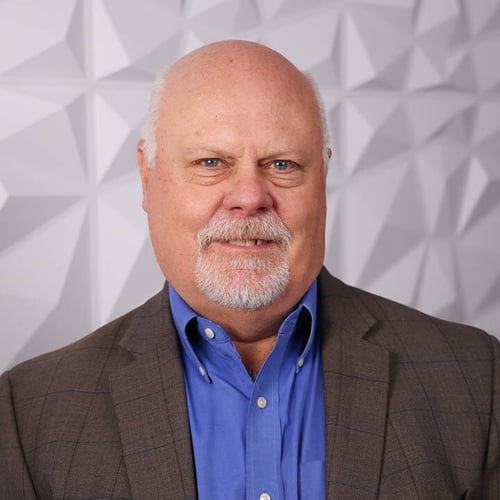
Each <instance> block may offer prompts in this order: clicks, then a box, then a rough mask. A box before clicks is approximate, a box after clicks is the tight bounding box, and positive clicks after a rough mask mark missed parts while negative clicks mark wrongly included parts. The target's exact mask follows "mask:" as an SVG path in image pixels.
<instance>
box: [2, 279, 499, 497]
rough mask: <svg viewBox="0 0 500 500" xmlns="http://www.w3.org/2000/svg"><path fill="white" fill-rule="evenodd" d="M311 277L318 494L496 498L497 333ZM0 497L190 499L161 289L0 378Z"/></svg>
mask: <svg viewBox="0 0 500 500" xmlns="http://www.w3.org/2000/svg"><path fill="white" fill-rule="evenodd" d="M319 287H320V316H321V318H320V326H319V327H320V334H321V337H322V358H323V371H324V381H325V384H324V385H325V418H326V432H327V436H326V441H327V443H326V444H327V457H326V472H327V497H328V498H329V499H334V500H344V499H345V500H347V499H348V500H358V499H359V500H365V499H376V498H378V499H398V500H401V499H405V500H411V499H432V500H441V499H468V500H471V499H482V500H489V499H498V498H500V494H499V491H500V490H499V449H498V445H499V437H498V424H497V422H498V418H497V416H498V414H499V399H500V394H499V385H500V384H499V382H500V381H499V377H500V375H499V371H498V362H499V357H498V350H499V347H498V342H497V341H496V340H495V339H494V338H492V337H489V336H488V335H486V334H485V333H483V332H481V331H479V330H476V329H473V328H470V327H465V326H462V325H457V324H452V323H448V322H445V321H441V320H437V319H436V318H432V317H430V316H426V315H424V314H422V313H419V312H417V311H414V310H412V309H409V308H407V307H404V306H401V305H399V304H396V303H393V302H391V301H388V300H386V299H382V298H380V297H376V296H374V295H371V294H368V293H366V292H363V291H361V290H357V289H355V288H352V287H348V286H346V285H344V284H343V283H342V282H340V281H339V280H337V279H335V278H333V277H331V276H330V275H329V274H328V273H327V272H326V271H323V272H322V274H321V276H320V282H319ZM0 498H1V499H4V498H5V499H9V500H10V499H32V498H40V499H52V498H58V499H62V498H64V499H67V500H70V499H75V500H76V499H79V500H83V499H90V498H94V499H97V498H99V499H131V498H134V499H144V500H146V499H147V500H151V499H157V498H162V499H191V498H196V482H195V475H194V467H193V458H192V451H191V441H190V435H189V422H188V415H187V409H186V399H185V394H184V386H183V377H182V367H181V363H180V361H179V354H178V346H177V338H176V334H175V330H174V327H173V325H172V320H171V317H170V313H169V305H168V294H167V293H160V294H158V295H157V296H155V297H153V298H152V299H151V300H150V301H148V302H147V303H146V304H144V305H143V306H141V307H140V308H138V309H136V310H134V311H132V312H130V313H128V314H126V315H125V316H123V317H121V318H119V319H117V320H116V321H114V322H112V323H110V324H108V325H106V326H104V327H103V328H101V329H99V330H97V331H96V332H94V333H93V334H91V335H89V336H87V337H86V338H84V339H82V340H80V341H79V342H76V343H75V344H72V345H70V346H68V347H65V348H63V349H61V350H59V351H55V352H52V353H49V354H46V355H43V356H41V357H38V358H35V359H33V360H30V361H28V362H26V363H23V364H21V365H19V366H17V367H15V368H14V369H12V370H10V371H9V372H7V373H5V374H3V375H2V377H1V378H0ZM312 500H316V499H312Z"/></svg>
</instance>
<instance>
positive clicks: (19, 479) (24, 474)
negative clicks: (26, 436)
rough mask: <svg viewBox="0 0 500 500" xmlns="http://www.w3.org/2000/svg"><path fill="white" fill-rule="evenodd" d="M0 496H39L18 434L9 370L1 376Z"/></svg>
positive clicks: (28, 497)
mask: <svg viewBox="0 0 500 500" xmlns="http://www.w3.org/2000/svg"><path fill="white" fill-rule="evenodd" d="M0 498H16V499H19V500H21V499H22V500H28V499H35V498H38V497H37V494H36V492H35V489H34V487H33V483H32V481H31V477H30V473H29V470H28V466H27V465H26V460H25V457H24V452H23V449H22V445H21V440H20V437H19V432H18V428H17V420H16V414H15V409H14V404H13V398H12V390H11V384H10V379H9V372H5V373H4V374H3V375H1V376H0Z"/></svg>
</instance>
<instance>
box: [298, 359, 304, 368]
mask: <svg viewBox="0 0 500 500" xmlns="http://www.w3.org/2000/svg"><path fill="white" fill-rule="evenodd" d="M297 366H298V367H299V368H302V367H303V366H304V358H300V359H299V360H298V361H297Z"/></svg>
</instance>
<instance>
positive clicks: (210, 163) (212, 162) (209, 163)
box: [201, 158, 220, 168]
mask: <svg viewBox="0 0 500 500" xmlns="http://www.w3.org/2000/svg"><path fill="white" fill-rule="evenodd" d="M201 163H202V165H203V166H204V167H208V168H214V167H218V166H219V165H220V160H219V159H217V158H205V159H203V160H201Z"/></svg>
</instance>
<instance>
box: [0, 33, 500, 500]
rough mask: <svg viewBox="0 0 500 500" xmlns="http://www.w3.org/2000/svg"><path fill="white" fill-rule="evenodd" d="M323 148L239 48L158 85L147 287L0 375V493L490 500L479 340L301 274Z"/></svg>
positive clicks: (248, 50) (308, 88) (149, 147)
mask: <svg viewBox="0 0 500 500" xmlns="http://www.w3.org/2000/svg"><path fill="white" fill-rule="evenodd" d="M325 137H326V131H325V125H324V119H323V117H322V111H321V106H320V104H319V102H318V98H317V96H316V94H315V91H314V89H313V87H312V85H311V82H310V81H309V80H308V79H307V78H306V77H305V76H304V75H303V74H302V73H301V72H300V71H299V70H298V69H297V68H295V67H294V66H293V65H292V64H291V63H290V62H289V61H287V60H286V59H285V58H283V57H282V56H281V55H279V54H277V53H276V52H274V51H272V50H270V49H268V48H266V47H263V46H261V45H258V44H254V43H250V42H241V41H228V42H220V43H216V44H212V45H208V46H206V47H203V48H201V49H199V50H197V51H195V52H193V53H191V54H189V55H187V56H186V57H184V58H183V59H181V60H180V61H179V62H177V63H176V64H175V65H174V66H173V67H172V68H171V69H170V70H169V71H168V72H167V73H166V74H165V75H164V76H163V77H162V78H161V79H160V80H159V83H158V85H157V86H156V88H155V91H154V94H153V97H152V103H151V109H150V115H149V118H148V122H147V125H146V127H145V135H144V141H141V142H140V143H139V146H138V158H139V164H140V172H141V179H142V184H143V194H144V201H143V207H144V209H145V210H146V212H147V215H148V220H149V227H150V233H151V237H152V241H153V246H154V249H155V253H156V256H157V259H158V262H159V264H160V267H161V269H162V272H163V273H164V275H165V277H166V280H167V285H166V287H165V289H164V290H163V291H162V292H161V293H160V294H158V295H157V296H155V297H153V298H152V299H150V300H149V301H148V302H146V303H145V304H144V305H143V306H141V307H139V308H138V309H136V310H134V311H132V312H130V313H128V314H126V315H125V316H123V317H121V318H119V319H117V320H115V321H114V322H112V323H110V324H108V325H106V326H104V327H103V328H101V329H100V330H98V331H97V332H94V333H93V334H91V335H89V336H88V337H86V338H84V339H82V340H80V341H79V342H77V343H75V344H73V345H71V346H68V347H66V348H63V349H61V350H59V351H56V352H53V353H49V354H47V355H44V356H41V357H39V358H36V359H34V360H31V361H28V362H26V363H23V364H21V365H19V366H18V367H16V368H14V369H12V370H11V371H10V372H8V373H6V374H4V375H3V376H2V379H1V385H0V405H1V406H0V429H2V435H1V444H0V496H1V497H2V498H8V499H10V498H13V499H14V498H26V499H28V498H66V499H77V498H78V499H83V498H134V499H155V498H168V499H177V498H202V499H220V498H228V499H239V498H247V499H260V500H269V499H272V500H276V499H278V498H279V499H282V498H286V499H293V498H302V499H313V500H315V499H320V498H325V497H326V498H334V499H336V500H340V499H349V500H356V499H360V500H361V499H375V498H380V499H417V498H419V499H468V500H470V499H480V498H481V499H493V498H499V497H500V493H499V492H500V486H499V473H498V466H499V450H498V444H499V443H498V424H497V422H498V412H499V389H498V387H499V371H498V342H497V341H496V340H495V339H494V338H492V337H489V336H488V335H486V334H485V333H483V332H480V331H478V330H475V329H472V328H470V327H465V326H461V325H456V324H452V323H448V322H444V321H441V320H438V319H436V318H432V317H429V316H426V315H424V314H421V313H419V312H417V311H414V310H411V309H409V308H406V307H404V306H402V305H398V304H395V303H393V302H391V301H388V300H385V299H382V298H380V297H376V296H373V295H371V294H368V293H367V292H363V291H361V290H357V289H354V288H352V287H349V286H347V285H345V284H343V283H342V282H340V281H339V280H337V279H335V278H333V277H332V276H330V275H329V274H328V273H327V272H326V270H324V269H322V263H323V258H324V235H325V232H324V226H325V212H326V203H325V178H326V164H327V161H328V157H329V156H330V150H329V149H328V147H327V145H326V140H325ZM318 276H319V277H318Z"/></svg>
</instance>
